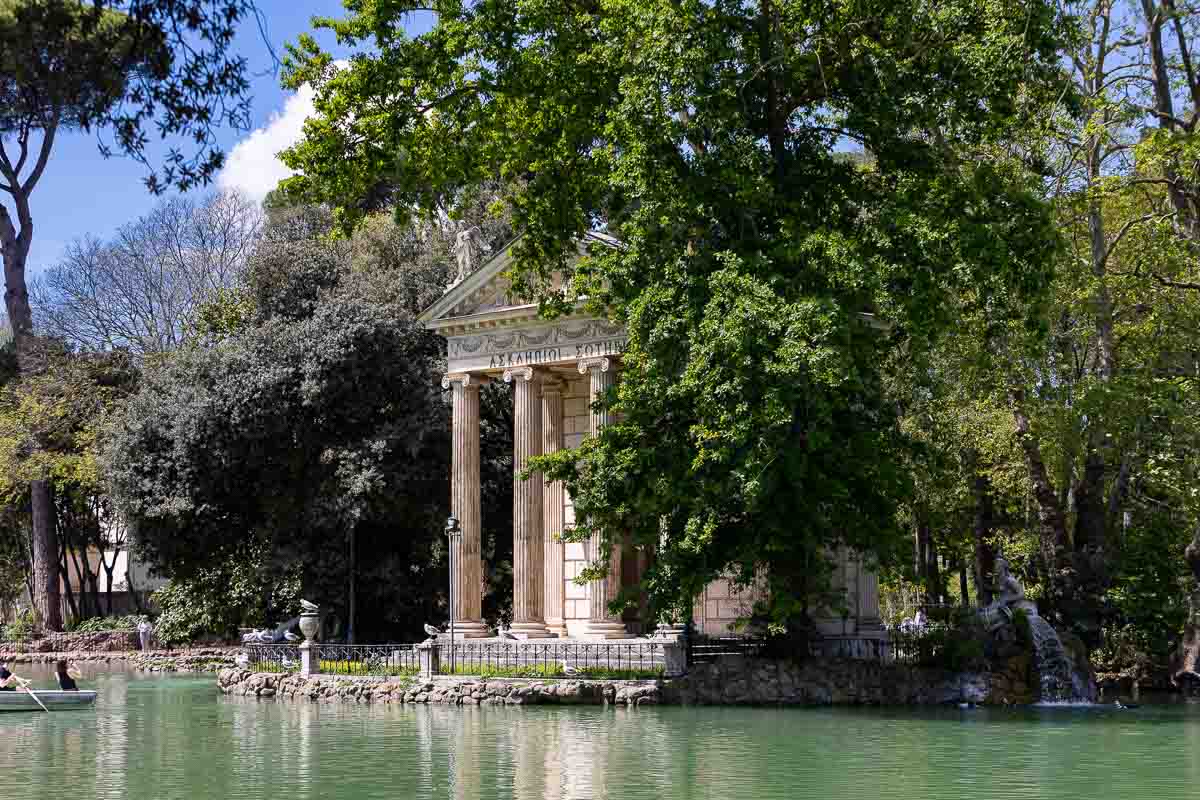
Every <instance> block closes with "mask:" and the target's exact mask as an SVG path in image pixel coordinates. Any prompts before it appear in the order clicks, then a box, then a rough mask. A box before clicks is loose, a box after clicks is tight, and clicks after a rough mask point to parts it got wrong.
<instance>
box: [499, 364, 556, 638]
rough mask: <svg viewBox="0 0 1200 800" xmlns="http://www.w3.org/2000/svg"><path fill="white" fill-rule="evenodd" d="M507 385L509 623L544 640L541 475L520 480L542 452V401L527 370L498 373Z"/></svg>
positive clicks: (517, 633) (518, 632) (535, 378)
mask: <svg viewBox="0 0 1200 800" xmlns="http://www.w3.org/2000/svg"><path fill="white" fill-rule="evenodd" d="M504 382H505V383H511V384H512V385H513V622H512V628H511V633H512V634H513V635H514V636H516V637H518V638H521V639H543V638H545V637H547V636H549V635H550V633H549V632H548V631H547V630H546V620H545V619H544V617H543V614H542V595H543V594H544V593H545V587H544V586H543V574H544V572H545V569H544V567H545V565H544V564H543V563H542V544H543V542H542V476H541V474H540V473H537V474H534V475H530V476H529V479H528V480H522V479H521V477H520V476H521V473H522V472H524V471H525V470H526V469H527V468H528V467H529V459H530V458H532V457H533V456H536V455H540V454H541V452H542V397H541V392H540V391H539V383H540V380H539V376H538V375H537V373H535V372H534V371H533V367H515V368H512V369H506V370H505V371H504Z"/></svg>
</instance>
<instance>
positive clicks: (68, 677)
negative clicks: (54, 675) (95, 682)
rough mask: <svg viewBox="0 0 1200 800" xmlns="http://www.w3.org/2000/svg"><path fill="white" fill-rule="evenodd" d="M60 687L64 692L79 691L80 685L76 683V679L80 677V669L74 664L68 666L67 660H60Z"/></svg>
mask: <svg viewBox="0 0 1200 800" xmlns="http://www.w3.org/2000/svg"><path fill="white" fill-rule="evenodd" d="M57 671H58V688H60V689H62V690H63V691H64V692H77V691H79V687H78V686H77V685H76V684H75V679H76V678H78V677H79V671H78V670H76V669H75V667H74V665H71V666H70V667H68V666H67V662H66V661H59V662H58V669H57Z"/></svg>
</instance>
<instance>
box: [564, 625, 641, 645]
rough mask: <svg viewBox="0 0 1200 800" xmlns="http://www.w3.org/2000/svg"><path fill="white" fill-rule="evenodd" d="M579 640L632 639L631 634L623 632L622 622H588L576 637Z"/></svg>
mask: <svg viewBox="0 0 1200 800" xmlns="http://www.w3.org/2000/svg"><path fill="white" fill-rule="evenodd" d="M577 638H579V639H589V640H597V641H599V640H603V639H633V638H635V637H634V635H633V634H632V633H630V632H629V631H627V630H625V623H623V622H601V621H592V620H588V621H587V625H586V626H585V627H584V629H583V632H582V633H581V634H580V635H579V636H578V637H577Z"/></svg>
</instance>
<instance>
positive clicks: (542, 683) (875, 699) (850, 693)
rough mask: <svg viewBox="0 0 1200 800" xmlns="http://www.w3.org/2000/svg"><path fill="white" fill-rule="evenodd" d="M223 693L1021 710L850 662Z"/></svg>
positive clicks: (956, 676) (971, 683) (268, 676)
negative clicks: (659, 675)
mask: <svg viewBox="0 0 1200 800" xmlns="http://www.w3.org/2000/svg"><path fill="white" fill-rule="evenodd" d="M217 685H218V686H219V687H220V690H221V691H222V692H224V693H225V694H230V695H240V696H247V697H262V698H275V697H280V698H283V699H286V700H308V701H313V702H325V703H330V702H352V703H445V704H450V705H488V704H504V705H533V704H558V703H572V704H592V705H603V704H614V705H657V704H674V705H814V706H815V705H939V704H946V703H960V702H964V701H966V702H972V703H980V704H985V703H994V704H1001V703H1004V702H1019V701H1020V700H1017V699H1013V698H1010V697H1007V696H1003V697H1002V696H1000V695H998V694H997V693H996V692H995V691H994V689H993V676H992V675H991V674H989V673H954V672H948V671H946V670H939V669H927V668H922V667H912V666H905V665H902V664H879V663H875V662H869V661H852V660H846V659H837V660H821V661H816V660H814V661H807V662H804V663H800V664H797V663H793V662H789V661H771V660H766V659H741V658H730V659H724V660H721V661H716V662H713V663H710V664H698V665H696V666H694V667H693V668H692V670H691V671H690V672H689V674H688V675H686V676H683V677H681V678H671V679H664V680H642V681H611V680H574V679H561V680H544V679H542V680H532V679H515V678H507V679H496V678H488V679H482V678H476V679H470V678H461V677H450V676H446V677H441V676H438V677H434V678H433V679H417V678H409V679H404V678H391V679H386V678H348V677H339V676H332V675H313V676H309V677H305V676H301V675H297V674H279V673H256V672H251V671H249V670H244V669H223V670H221V671H220V673H219V674H218V676H217ZM1021 699H1022V700H1024V701H1025V702H1031V701H1032V698H1021Z"/></svg>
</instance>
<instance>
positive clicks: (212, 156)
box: [0, 0, 253, 629]
mask: <svg viewBox="0 0 1200 800" xmlns="http://www.w3.org/2000/svg"><path fill="white" fill-rule="evenodd" d="M252 8H253V7H252V5H251V4H250V2H248V0H205V2H200V3H193V4H181V3H175V2H171V1H170V0H113V2H111V3H110V2H106V0H93V1H92V2H85V3H79V2H73V1H72V0H0V190H3V192H4V193H6V194H7V195H8V200H9V202H11V206H12V210H11V211H10V209H9V206H8V205H7V204H5V203H3V202H0V257H2V259H3V262H4V279H5V286H6V289H5V306H6V308H7V311H8V317H9V321H10V324H11V325H12V329H13V335H14V337H15V339H16V344H17V354H18V360H19V362H20V365H21V370H22V371H23V372H26V373H33V372H36V371H37V369H39V368H40V366H41V357H40V356H39V354H38V348H37V347H36V345H35V340H34V330H33V314H32V310H31V307H30V303H29V290H28V286H27V282H26V277H25V262H26V259H27V258H28V256H29V248H30V245H31V244H32V242H33V229H34V222H33V213H32V210H31V205H30V198H31V197H32V195H33V192H34V190H35V189H36V187H37V184H38V181H39V180H40V179H41V177H42V175H43V174H44V172H45V170H46V168H47V165H48V164H49V161H50V156H51V153H52V151H53V148H54V140H55V137H56V135H57V134H58V133H59V131H61V130H73V129H79V130H97V131H99V130H106V131H109V132H110V133H111V134H112V136H113V139H114V145H108V144H104V145H102V146H101V149H102V152H103V153H105V154H108V153H110V152H119V153H123V154H125V155H128V156H131V157H133V158H135V159H137V160H138V161H140V162H141V163H143V164H145V165H146V166H147V167H148V168H150V164H149V161H148V158H147V145H148V143H149V141H150V137H149V135H148V133H147V129H148V128H151V127H154V128H155V129H157V131H158V132H159V133H160V134H161V135H162V136H163V137H175V136H178V137H179V138H182V139H185V140H188V141H190V142H191V143H192V144H193V145H194V146H195V152H194V153H192V154H190V155H189V154H185V153H184V152H183V151H181V150H178V149H174V148H173V149H171V150H170V152H169V153H168V156H167V158H166V160H165V163H164V164H163V165H162V167H161V168H151V172H150V174H149V175H148V177H147V178H146V184H147V187H148V188H149V189H150V190H151V191H160V190H162V189H163V188H166V187H169V186H176V187H178V188H180V189H188V188H190V187H192V186H195V185H197V184H201V183H206V182H207V181H208V180H210V179H211V177H212V175H214V174H215V173H216V170H218V169H219V168H220V166H221V164H222V155H221V152H220V150H219V149H218V148H217V147H216V144H215V142H216V139H215V134H216V131H217V129H218V128H220V127H221V126H222V125H225V124H234V125H239V126H242V127H246V120H247V108H248V106H247V103H248V100H247V98H246V90H247V88H248V86H249V83H248V81H247V79H246V75H245V72H246V64H245V61H244V59H241V58H235V57H230V56H229V55H227V50H228V46H229V44H230V42H231V41H232V38H233V34H234V31H235V29H236V26H237V24H238V22H239V20H241V19H242V18H243V17H244V16H245V15H246V14H247V13H249V12H250V11H251V9H252ZM30 495H31V507H32V515H33V536H34V570H35V572H36V573H37V579H36V580H35V589H36V591H35V592H34V597H35V600H36V604H37V606H38V608H39V610H40V611H41V613H42V616H43V621H44V623H45V624H46V625H47V626H48V627H50V628H51V629H58V628H61V619H60V618H59V617H60V614H59V610H58V609H59V604H58V583H57V577H56V576H55V575H54V572H55V569H54V566H53V565H54V563H55V552H56V549H57V548H56V544H55V541H54V520H53V502H52V499H51V497H50V487H49V484H48V483H47V482H46V480H45V479H44V478H35V479H34V480H32V482H31V484H30Z"/></svg>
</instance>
